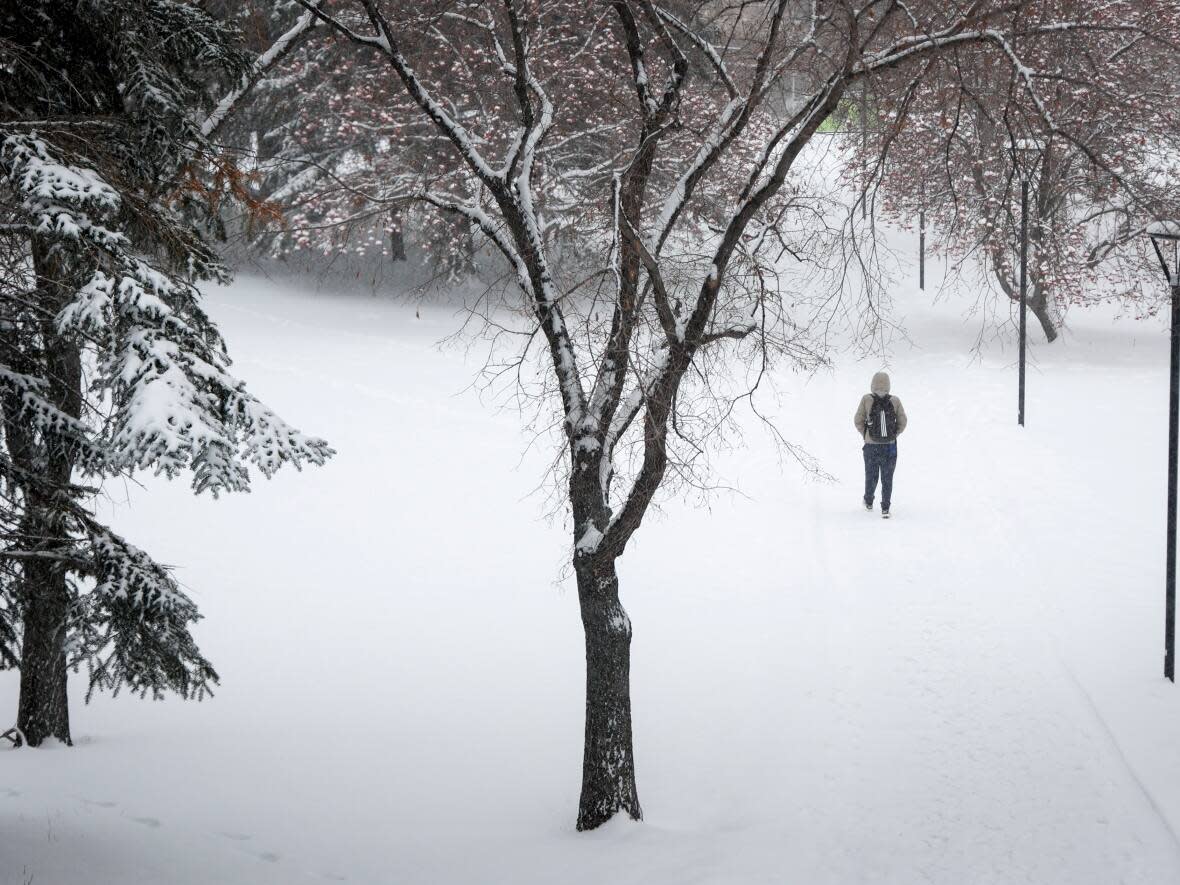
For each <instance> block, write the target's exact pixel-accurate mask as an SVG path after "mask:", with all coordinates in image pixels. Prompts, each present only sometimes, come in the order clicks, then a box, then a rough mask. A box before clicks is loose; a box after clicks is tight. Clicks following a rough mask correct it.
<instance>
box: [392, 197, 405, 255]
mask: <svg viewBox="0 0 1180 885" xmlns="http://www.w3.org/2000/svg"><path fill="white" fill-rule="evenodd" d="M389 257H390V259H392V260H393V261H405V260H406V231H405V227H404V226H403V224H402V213H401V210H400V209H394V210H393V211H392V212H390V213H389Z"/></svg>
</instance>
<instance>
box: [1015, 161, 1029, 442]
mask: <svg viewBox="0 0 1180 885" xmlns="http://www.w3.org/2000/svg"><path fill="white" fill-rule="evenodd" d="M1027 270H1028V178H1027V177H1022V178H1021V179H1020V381H1019V387H1020V392H1019V394H1018V403H1017V407H1016V423H1017V424H1019V425H1020V426H1021V427H1023V426H1024V353H1025V346H1026V344H1025V343H1026V340H1027V338H1026V333H1027V331H1028V323H1027V315H1028V293H1027V288H1028V287H1027V279H1026V278H1027Z"/></svg>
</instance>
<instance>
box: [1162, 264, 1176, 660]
mask: <svg viewBox="0 0 1180 885" xmlns="http://www.w3.org/2000/svg"><path fill="white" fill-rule="evenodd" d="M1171 282H1172V364H1171V372H1172V376H1171V383H1170V384H1169V385H1168V574H1167V590H1166V592H1167V597H1166V599H1167V601H1166V603H1165V611H1164V678H1166V679H1170V680H1172V681H1173V682H1175V681H1176V445H1177V433H1178V431H1177V423H1178V422H1177V419H1178V418H1180V279H1178V278H1177V277H1173V278H1172V281H1171Z"/></svg>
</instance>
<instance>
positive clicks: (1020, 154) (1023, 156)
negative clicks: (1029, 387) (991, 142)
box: [1012, 138, 1042, 427]
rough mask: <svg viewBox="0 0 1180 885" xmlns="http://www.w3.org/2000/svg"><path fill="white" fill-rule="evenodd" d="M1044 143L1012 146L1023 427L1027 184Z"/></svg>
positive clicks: (1028, 140) (1019, 419)
mask: <svg viewBox="0 0 1180 885" xmlns="http://www.w3.org/2000/svg"><path fill="white" fill-rule="evenodd" d="M1041 148H1042V145H1041V142H1040V141H1038V140H1037V139H1034V138H1018V139H1016V140H1015V141H1014V142H1013V143H1012V163H1013V165H1014V166H1015V167H1016V171H1017V172H1018V173H1019V175H1020V357H1019V362H1020V378H1019V381H1018V382H1017V387H1018V391H1017V401H1016V423H1017V424H1019V425H1020V426H1021V427H1023V426H1024V366H1025V354H1026V352H1027V350H1028V181H1029V178H1030V177H1031V173H1032V169H1033V166H1034V165H1035V164H1036V163H1037V161H1038V160H1039V159H1040V156H1041Z"/></svg>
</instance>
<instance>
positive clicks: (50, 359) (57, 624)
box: [7, 239, 82, 747]
mask: <svg viewBox="0 0 1180 885" xmlns="http://www.w3.org/2000/svg"><path fill="white" fill-rule="evenodd" d="M33 267H34V270H35V271H36V274H37V287H38V289H39V290H40V291H39V292H38V299H37V300H38V303H39V304H40V305H42V306H43V307H44V308H45V311H44V314H43V315H42V316H41V317H40V322H39V326H40V328H39V338H40V350H41V353H40V355H39V356H40V359H41V360H42V361H43V364H42V366H41V371H42V372H43V377H45V378H46V379H47V380H48V382H49V385H48V397H49V399H50V401H51V402H52V403H53V404H54V405H55V406H56V407H57V408H58V409H60V410H61V411H62V412H64V413H65V414H67V415H69V416H71V417H73V418H80V417H81V414H82V359H81V353H80V350H79V346H78V342H77V341H75V340H74V339H73V338H72V337H69V336H63V335H60V334H58V331H57V324H56V317H57V313H58V311H59V310H60V309H61V307H62V306H63V305H64V304H65V303H66V301H67V300H68V299H69V298H70V297H72V295H73V294H74V292H75V291H76V289H77V285H76V284H77V281H76V280H72V279H71V273H70V259H69V256H68V255H66V254H65V253H64V251H63V250H62V249H61V248H60V247H59V246H54V245H49V244H45V243H43V242H41V241H40V240H36V239H35V240H34V242H33ZM13 430H17V431H18V432H15V433H14V432H12V431H13ZM7 437H8V446H9V451H10V453H11V455H12V459H13V461H14V463H16V464H17V466H19V467H21V468H22V469H23V470H25V471H27V472H28V473H29V474H30V475H33V476H36V477H37V478H38V479H39V480H40V482H39V483H37V484H36V485H35V486H33V487H31V488H25V489H23V493H24V494H23V498H24V510H25V512H24V518H23V520H22V534H23V535H24V537H25V546H26V547H27V548H28V549H29V551H30V552H32V553H35V554H40V555H38V556H32V557H29V558H27V559H25V560H24V561H23V563H22V565H21V586H20V598H21V622H22V630H23V640H22V644H21V664H20V699H19V700H18V702H17V719H16V724H17V727H18V728H19V729H20V731H21V732H23V734H24V739H25V741H26V742H27V743H28V744H29V745H30V746H33V747H36V746H38V745H39V744H41V743H42V742H43V741H44V740H45V738H47V737H55V738H57V739H58V740H60V741H62V742H64V743H66V744H70V743H72V741H71V739H70V712H69V701H68V697H67V695H66V651H65V649H66V633H67V630H68V618H69V610H70V603H71V598H72V594H71V591H70V587H69V575H68V566H66V564H65V563H64V562H63V561H62V560H61V558H60V556H59V555H60V554H62V553H65V552H68V551H69V549H70V547H71V542H70V540H69V538H68V537H67V532H66V531H65V528H64V526H63V522H64V518H65V517H64V513H63V512H62V508H61V506H60V505H59V504H58V503H57V502H58V501H60V500H61V499H62V498H64V497H66V496H68V495H70V494H71V482H72V479H73V472H74V461H75V453H74V452H73V451H72V448H71V447H70V446H66V445H63V444H62V443H61V442H60V441H58V440H54V439H34V438H33V437H32V436H31V435H30V434H27V433H24V432H23V431H20V430H19V429H18V428H14V427H12V426H11V425H10V427H9V433H8V434H7Z"/></svg>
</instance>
